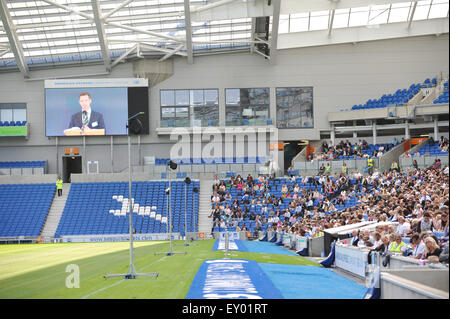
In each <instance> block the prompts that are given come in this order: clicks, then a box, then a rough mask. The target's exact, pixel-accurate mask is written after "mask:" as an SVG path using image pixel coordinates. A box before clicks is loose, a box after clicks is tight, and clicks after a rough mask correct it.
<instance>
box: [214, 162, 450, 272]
mask: <svg viewBox="0 0 450 319" xmlns="http://www.w3.org/2000/svg"><path fill="white" fill-rule="evenodd" d="M448 179H449V167H448V166H445V167H440V166H439V167H435V166H434V165H433V166H431V167H429V168H426V169H418V168H414V167H411V168H407V169H403V170H390V171H384V172H379V171H377V170H376V169H375V170H374V172H373V174H371V175H366V176H364V175H362V174H361V173H359V172H358V171H355V172H353V173H350V174H344V173H340V174H339V175H338V174H336V175H335V176H329V175H328V176H326V175H319V176H317V177H316V176H313V177H307V176H305V177H303V178H302V179H301V182H302V184H306V183H309V184H308V185H312V186H316V187H309V188H302V187H300V186H299V185H298V183H295V181H296V180H297V179H296V177H295V176H293V177H292V178H288V179H285V181H288V182H289V181H290V183H286V182H285V183H284V184H283V185H282V187H281V195H280V193H279V192H277V194H278V195H280V196H275V194H274V193H275V192H272V190H271V186H270V185H271V183H270V180H268V179H267V178H266V177H264V176H259V177H258V178H257V179H254V178H253V177H252V176H251V175H249V176H247V178H245V179H244V178H242V177H241V176H239V175H238V176H236V177H234V176H233V177H232V178H231V179H230V180H226V181H221V180H220V179H219V178H217V177H216V179H215V181H214V185H213V189H214V192H213V197H212V202H213V205H212V208H213V210H212V214H211V218H213V221H214V227H226V226H227V225H228V226H232V227H237V230H238V231H239V230H241V231H245V230H247V227H248V226H247V225H245V224H244V225H243V227H242V228H240V227H238V225H239V222H242V221H244V220H245V219H246V218H248V219H250V220H252V221H255V223H256V230H257V231H258V230H260V229H261V227H262V226H263V225H264V224H267V225H268V226H267V230H268V231H270V230H273V231H280V232H284V233H288V234H295V235H300V236H306V237H317V236H321V235H322V234H323V231H324V230H326V229H329V228H334V227H339V226H344V225H349V224H353V223H358V222H362V221H377V222H393V223H387V224H385V225H383V226H379V227H376V228H375V229H374V230H373V231H367V230H365V231H361V232H360V233H359V232H357V233H355V234H353V237H352V240H351V244H352V245H355V246H356V245H357V246H358V247H365V248H367V249H369V250H375V251H380V252H386V251H390V252H394V253H401V254H404V255H409V256H411V257H412V258H417V259H426V260H429V261H438V260H439V261H442V262H447V263H448V232H449V230H448V226H449V222H448V213H449V212H448V207H449V202H448V200H449V191H448V186H449V180H448ZM231 189H236V190H237V191H238V193H237V196H234V197H233V196H232V195H231V193H230V191H231ZM257 191H259V192H257ZM349 199H353V200H355V202H356V205H354V206H351V207H346V208H344V209H342V210H338V209H336V206H337V205H342V204H344V203H346V202H347V201H348V200H349ZM286 201H287V202H288V203H289V205H288V206H287V207H285V206H283V207H285V208H280V207H281V206H282V203H284V202H286ZM242 204H244V209H241V206H242ZM267 204H272V206H270V207H273V208H271V209H270V210H269V209H268V207H269V205H267ZM251 205H256V206H258V205H259V206H261V208H262V210H261V212H262V213H261V214H256V213H255V212H254V211H250V209H249V207H250V206H251ZM266 213H267V214H266ZM436 232H438V234H440V236H439V237H437V236H436V234H435V233H436ZM405 241H407V242H406V243H405ZM349 244H350V240H349ZM432 256H435V257H432Z"/></svg>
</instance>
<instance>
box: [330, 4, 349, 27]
mask: <svg viewBox="0 0 450 319" xmlns="http://www.w3.org/2000/svg"><path fill="white" fill-rule="evenodd" d="M349 14H350V9H338V10H336V11H335V12H334V19H333V29H337V28H347V27H348V16H349Z"/></svg>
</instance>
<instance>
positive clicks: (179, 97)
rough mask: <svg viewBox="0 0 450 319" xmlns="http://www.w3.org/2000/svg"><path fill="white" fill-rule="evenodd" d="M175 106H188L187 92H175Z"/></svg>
mask: <svg viewBox="0 0 450 319" xmlns="http://www.w3.org/2000/svg"><path fill="white" fill-rule="evenodd" d="M175 105H189V90H176V91H175Z"/></svg>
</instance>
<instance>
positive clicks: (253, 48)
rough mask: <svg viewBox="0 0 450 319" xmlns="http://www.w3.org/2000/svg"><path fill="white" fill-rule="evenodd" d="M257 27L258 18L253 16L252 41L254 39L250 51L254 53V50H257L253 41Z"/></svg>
mask: <svg viewBox="0 0 450 319" xmlns="http://www.w3.org/2000/svg"><path fill="white" fill-rule="evenodd" d="M255 28H256V18H252V26H251V29H250V30H252V33H251V35H250V41H252V42H250V52H251V53H253V52H254V51H255V43H254V42H253V41H255V37H256V36H255V31H256V30H255Z"/></svg>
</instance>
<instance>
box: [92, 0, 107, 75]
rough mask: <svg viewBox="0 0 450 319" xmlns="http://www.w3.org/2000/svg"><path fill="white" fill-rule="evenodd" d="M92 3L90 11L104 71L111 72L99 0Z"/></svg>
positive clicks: (93, 0)
mask: <svg viewBox="0 0 450 319" xmlns="http://www.w3.org/2000/svg"><path fill="white" fill-rule="evenodd" d="M91 1H92V11H93V12H94V21H95V26H96V28H97V34H98V41H99V43H100V48H101V50H102V57H103V61H104V62H105V66H106V71H108V72H109V71H111V56H110V54H109V47H108V39H107V38H106V32H105V24H104V23H103V21H104V20H103V18H102V9H101V7H100V1H99V0H91Z"/></svg>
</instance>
